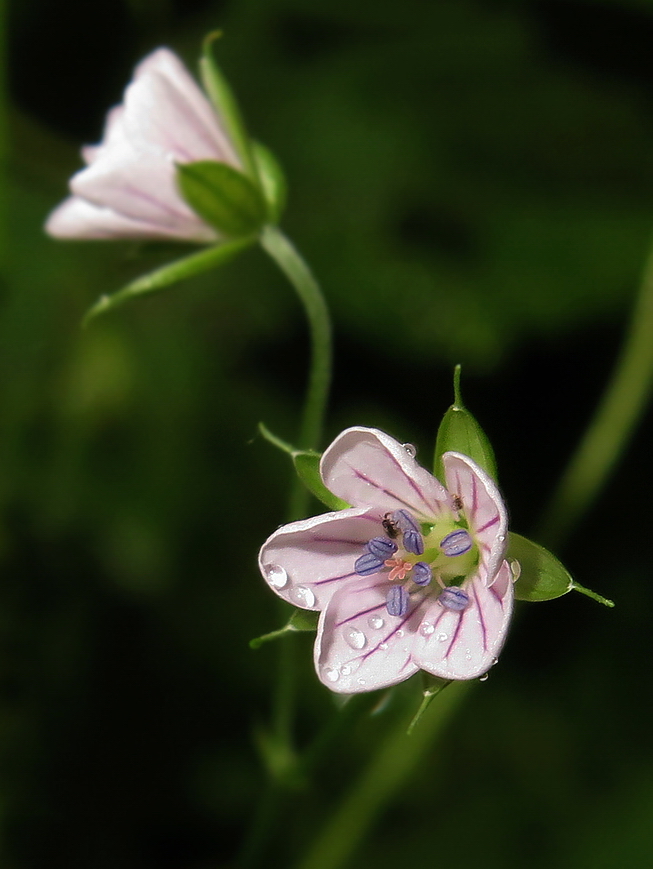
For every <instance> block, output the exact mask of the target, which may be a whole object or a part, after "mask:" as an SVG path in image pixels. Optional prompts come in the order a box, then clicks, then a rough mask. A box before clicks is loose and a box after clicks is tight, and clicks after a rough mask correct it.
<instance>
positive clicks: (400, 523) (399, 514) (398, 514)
mask: <svg viewBox="0 0 653 869" xmlns="http://www.w3.org/2000/svg"><path fill="white" fill-rule="evenodd" d="M392 518H393V520H394V522H395V524H396V526H397V527H398V528H399V530H400V531H417V532H419V525H418V524H417V522H416V521H415V519H414V517H413V516H412V515H411V514H410V513H409V512H408V510H395V512H394V513H393V514H392Z"/></svg>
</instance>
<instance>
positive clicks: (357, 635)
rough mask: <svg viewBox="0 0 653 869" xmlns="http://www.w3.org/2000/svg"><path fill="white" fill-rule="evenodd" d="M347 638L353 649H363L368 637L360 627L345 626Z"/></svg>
mask: <svg viewBox="0 0 653 869" xmlns="http://www.w3.org/2000/svg"><path fill="white" fill-rule="evenodd" d="M344 634H345V640H346V641H347V643H348V645H350V646H351V647H352V649H362V648H363V646H364V645H365V643H366V642H367V637H366V636H365V634H364V633H363V632H362V631H359V630H358V628H345V630H344Z"/></svg>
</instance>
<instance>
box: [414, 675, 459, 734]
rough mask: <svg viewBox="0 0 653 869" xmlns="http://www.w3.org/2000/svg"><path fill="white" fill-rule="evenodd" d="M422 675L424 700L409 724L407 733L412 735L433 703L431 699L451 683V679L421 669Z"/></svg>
mask: <svg viewBox="0 0 653 869" xmlns="http://www.w3.org/2000/svg"><path fill="white" fill-rule="evenodd" d="M421 676H422V686H423V687H422V702H421V704H420V707H419V709H418V710H417V712H416V713H415V715H414V717H413V719H412V721H411V722H410V724H409V725H408V730H407V731H406V735H407V736H410V735H411V733H412V732H413V730H414V729H415V728H416V727H417V725H418V724H419V722H420V719H421V718H422V715H424V713H425V712H426V710H427V709H428V708H429V706H430V705H431V701H432V700H433V698H434V697H437V696H438V694H439V693H440V692H441V691H443V690H444V689H445V688H446V687H447V686H448V685H451V682H452V680H451V679H440V678H439V677H438V676H432V675H431V674H430V673H426V672H425V671H424V670H422V671H421Z"/></svg>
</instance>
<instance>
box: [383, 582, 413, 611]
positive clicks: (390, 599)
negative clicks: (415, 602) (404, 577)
mask: <svg viewBox="0 0 653 869" xmlns="http://www.w3.org/2000/svg"><path fill="white" fill-rule="evenodd" d="M409 601H410V598H409V596H408V592H407V591H406V589H405V588H404V587H403V585H393V586H392V587H391V588H390V590H389V591H388V594H387V596H386V599H385V607H386V609H387V610H388V615H391V616H405V615H406V613H407V612H408V603H409Z"/></svg>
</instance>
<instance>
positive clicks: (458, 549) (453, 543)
mask: <svg viewBox="0 0 653 869" xmlns="http://www.w3.org/2000/svg"><path fill="white" fill-rule="evenodd" d="M472 546H473V541H472V538H471V535H470V533H469V531H465V529H464V528H459V529H458V530H457V531H452V532H451V534H447V536H446V537H445V538H444V539H443V540H441V541H440V549H441V550H442V551H443V552H444V554H445V555H447V556H448V557H449V558H455V557H456V556H457V555H464V553H465V552H469V550H470V549H471V548H472Z"/></svg>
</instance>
